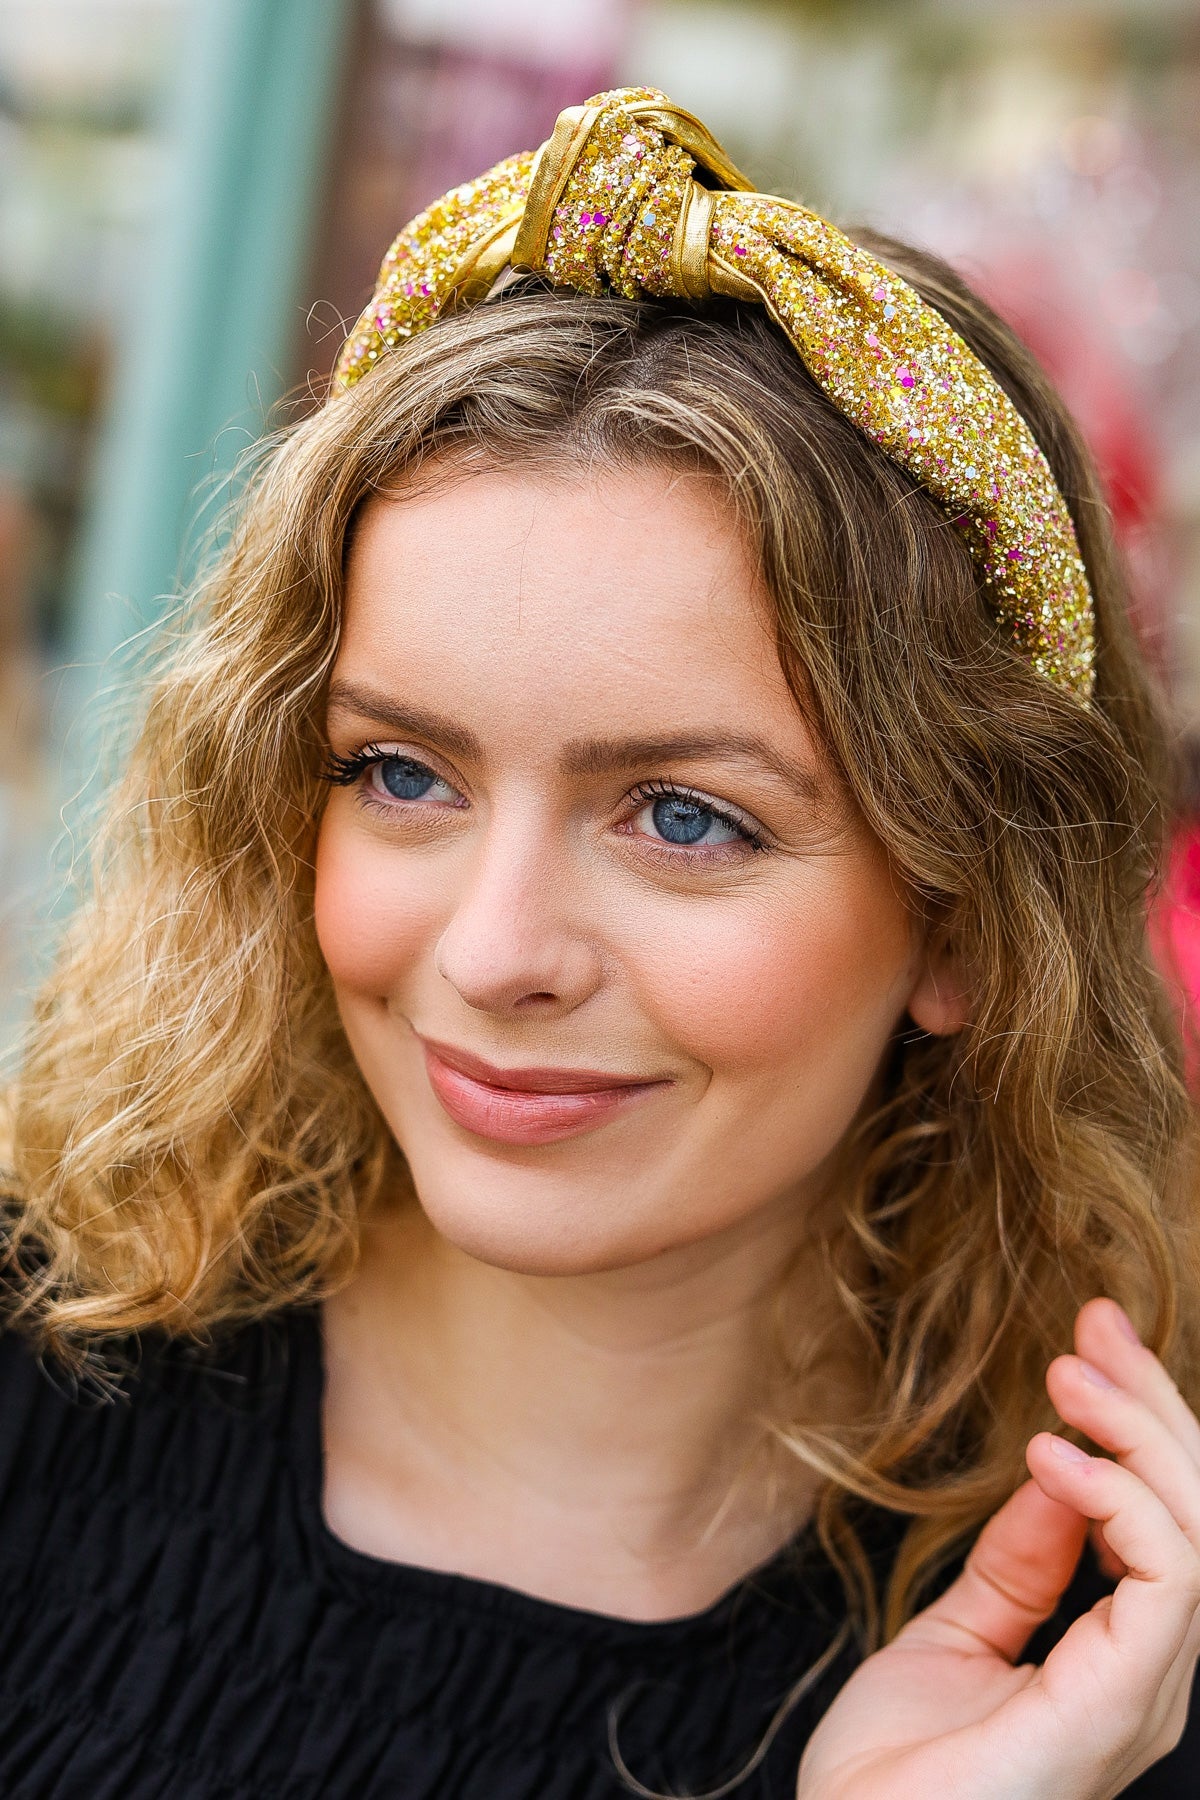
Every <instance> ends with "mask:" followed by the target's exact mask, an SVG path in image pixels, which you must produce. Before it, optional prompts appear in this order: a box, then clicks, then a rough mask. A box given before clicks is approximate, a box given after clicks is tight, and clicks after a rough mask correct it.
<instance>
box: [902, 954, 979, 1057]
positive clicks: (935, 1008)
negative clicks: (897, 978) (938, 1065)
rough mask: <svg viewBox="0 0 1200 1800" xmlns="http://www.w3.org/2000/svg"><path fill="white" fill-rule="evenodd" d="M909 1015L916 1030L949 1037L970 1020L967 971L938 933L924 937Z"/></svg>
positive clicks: (910, 999) (935, 1035)
mask: <svg viewBox="0 0 1200 1800" xmlns="http://www.w3.org/2000/svg"><path fill="white" fill-rule="evenodd" d="M908 1014H909V1017H910V1018H911V1020H912V1022H913V1024H914V1025H915V1026H916V1027H917V1029H918V1030H919V1031H928V1032H929V1033H930V1035H931V1036H932V1037H952V1036H953V1035H954V1033H955V1032H956V1031H961V1030H962V1029H963V1027H964V1025H967V1024H969V1023H970V1019H971V1006H970V1000H969V998H968V995H967V981H966V972H965V970H964V969H963V967H962V963H961V962H960V960H959V958H958V957H957V956H956V955H955V954H954V952H953V950H952V949H951V948H950V946H949V944H947V943H946V942H945V940H944V939H943V938H941V936H940V934H937V935H935V934H934V933H930V936H929V938H928V939H927V940H926V943H925V947H924V950H923V951H922V953H921V965H920V968H919V970H918V972H917V979H916V982H915V984H914V986H913V990H912V993H911V994H910V995H909V997H908Z"/></svg>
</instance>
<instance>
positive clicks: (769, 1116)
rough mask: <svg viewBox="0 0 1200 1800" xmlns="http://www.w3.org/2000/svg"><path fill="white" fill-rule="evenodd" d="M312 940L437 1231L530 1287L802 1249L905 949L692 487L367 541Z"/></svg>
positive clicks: (342, 667) (553, 493)
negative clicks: (607, 1272) (663, 1259)
mask: <svg viewBox="0 0 1200 1800" xmlns="http://www.w3.org/2000/svg"><path fill="white" fill-rule="evenodd" d="M328 729H329V739H330V743H331V746H332V750H333V753H334V756H335V758H338V759H341V760H340V762H339V764H338V765H337V766H338V770H339V775H340V779H341V785H337V786H335V787H334V788H333V791H332V794H331V797H330V803H329V806H328V809H327V811H326V812H325V815H324V818H323V821H322V824H321V831H320V839H319V846H318V856H317V888H316V921H317V931H318V935H319V939H320V944H321V949H322V952H323V954H324V956H325V959H326V962H327V963H328V965H329V969H330V972H331V975H332V978H333V982H334V987H335V990H336V994H337V999H338V1003H339V1006H340V1009H341V1015H342V1018H343V1020H344V1023H345V1029H346V1033H347V1036H348V1038H349V1041H350V1044H351V1047H352V1049H353V1052H354V1055H355V1057H356V1058H357V1060H358V1063H359V1066H360V1067H361V1069H362V1073H363V1075H364V1077H365V1079H366V1081H367V1083H368V1085H369V1087H370V1088H371V1091H372V1092H373V1094H374V1095H375V1098H376V1100H377V1101H378V1104H379V1106H380V1108H381V1109H382V1112H383V1114H384V1117H385V1118H386V1119H387V1121H388V1124H389V1125H390V1127H391V1129H392V1131H393V1132H394V1134H395V1136H396V1139H397V1141H398V1142H399V1144H400V1145H401V1147H402V1149H403V1151H404V1153H405V1156H406V1158H407V1161H408V1164H409V1166H410V1168H411V1171H412V1175H413V1179H414V1182H415V1185H416V1189H417V1192H418V1194H419V1196H420V1199H421V1201H422V1204H423V1206H424V1207H425V1209H426V1211H427V1213H428V1214H429V1216H430V1218H431V1219H432V1221H433V1223H434V1225H435V1226H436V1227H437V1228H438V1229H439V1230H440V1231H441V1232H442V1233H443V1234H444V1235H445V1236H446V1237H447V1238H449V1239H450V1240H451V1241H453V1242H454V1243H456V1244H458V1245H460V1246H461V1247H462V1248H463V1249H465V1250H467V1251H469V1252H470V1253H471V1254H473V1255H475V1256H477V1257H480V1258H482V1259H484V1260H486V1261H489V1262H492V1263H496V1264H499V1265H502V1266H505V1267H509V1268H519V1269H523V1270H527V1271H530V1272H540V1273H556V1272H557V1273H567V1272H583V1271H587V1270H596V1269H606V1268H617V1267H626V1266H629V1265H632V1264H634V1263H638V1262H641V1261H644V1260H645V1259H648V1258H650V1257H652V1256H654V1255H656V1254H657V1253H660V1252H662V1251H665V1250H668V1249H671V1248H677V1247H680V1246H682V1245H685V1244H689V1243H695V1242H696V1241H697V1240H699V1239H702V1238H706V1237H710V1236H715V1235H717V1234H720V1233H723V1232H727V1231H729V1230H731V1229H736V1228H739V1227H747V1226H748V1227H750V1228H753V1227H754V1225H755V1223H756V1221H757V1220H758V1219H759V1218H760V1217H766V1216H767V1215H776V1216H777V1215H778V1214H779V1213H780V1211H781V1210H783V1211H786V1212H787V1214H788V1215H789V1216H793V1215H794V1216H795V1218H796V1219H797V1220H798V1221H799V1220H802V1218H803V1215H804V1212H805V1210H806V1208H807V1207H808V1206H809V1205H811V1204H812V1202H813V1201H814V1200H815V1198H816V1197H817V1196H818V1194H819V1193H820V1192H821V1191H822V1188H823V1186H824V1185H825V1183H826V1180H827V1175H828V1171H829V1169H830V1167H831V1165H832V1162H833V1158H834V1153H835V1151H836V1149H837V1147H838V1145H839V1143H840V1142H841V1140H842V1139H843V1138H844V1136H845V1134H846V1132H847V1130H848V1128H849V1127H850V1125H851V1123H852V1121H853V1120H854V1118H855V1115H856V1114H857V1113H858V1112H859V1110H860V1108H861V1107H862V1106H863V1104H864V1101H865V1100H866V1098H867V1096H868V1093H869V1090H870V1089H871V1086H872V1082H873V1079H874V1077H875V1075H876V1071H877V1070H878V1068H879V1065H880V1060H881V1058H882V1057H883V1055H884V1052H885V1049H886V1047H887V1044H888V1042H889V1039H890V1038H891V1037H892V1035H893V1033H894V1032H895V1031H896V1029H897V1027H898V1025H899V1024H900V1022H901V1020H902V1019H903V1018H904V1015H905V1013H906V1011H911V1012H912V1014H913V1016H914V1017H915V1018H916V1019H917V1020H918V1022H919V1023H921V1024H922V1025H924V1026H925V1027H926V1028H927V1029H932V1030H937V1029H945V1028H947V1025H948V1021H947V1018H946V1016H945V1010H944V1006H943V1003H942V1002H941V1001H940V1000H939V998H938V993H937V987H936V984H935V982H934V981H933V979H932V977H931V974H930V971H929V969H928V968H927V966H926V961H925V956H924V950H923V945H922V937H921V933H920V931H919V930H918V928H917V926H916V923H915V921H914V917H913V914H912V912H911V910H910V908H909V907H908V906H907V905H906V903H905V899H904V896H903V894H902V892H901V891H900V889H899V887H898V884H897V882H896V880H895V878H894V876H893V873H892V871H891V869H890V867H889V863H888V861H887V858H886V857H885V855H884V853H883V851H882V849H881V847H880V845H879V843H878V842H877V841H876V840H875V839H874V838H873V837H872V836H871V835H870V834H869V833H868V832H867V830H866V829H865V827H864V825H863V823H862V821H861V820H860V818H859V817H858V815H857V813H856V812H855V811H854V809H853V808H852V807H851V806H850V805H849V803H848V801H847V797H846V795H845V793H844V791H843V790H842V788H841V786H840V785H839V783H838V782H837V780H836V779H835V778H834V776H833V775H832V773H831V772H830V770H829V769H828V768H827V766H826V765H825V763H824V761H823V759H822V757H821V755H820V753H819V751H818V748H817V744H816V742H815V740H814V737H813V735H812V733H811V732H810V730H809V728H808V727H807V725H806V724H805V721H804V718H803V716H802V715H801V713H800V711H799V709H798V707H797V705H796V702H795V700H794V698H793V696H792V694H791V693H790V691H789V689H788V687H787V684H786V682H785V680H784V677H783V674H782V671H781V669H780V665H779V661H778V657H777V655H776V651H775V647H774V644H773V641H772V634H771V627H770V612H769V602H768V600H767V597H766V595H765V594H764V592H763V590H762V585H761V579H760V577H759V574H758V572H757V570H756V568H755V566H754V564H753V562H752V560H751V559H750V558H749V556H748V553H747V550H746V548H745V546H744V544H743V542H742V539H741V536H740V534H739V532H738V530H737V528H736V525H735V523H734V521H733V517H732V515H731V513H730V511H729V510H728V508H727V506H726V504H725V503H724V501H723V500H722V499H721V498H720V497H719V496H718V494H717V492H716V491H715V489H714V488H713V486H712V485H711V484H709V483H707V482H705V481H702V480H701V479H699V478H695V477H680V476H678V475H673V474H671V473H669V472H668V471H665V470H663V469H660V468H657V467H653V466H647V467H644V468H639V469H637V470H635V471H612V470H608V471H601V472H598V473H591V474H587V475H584V474H574V473H572V474H564V475H562V476H561V477H560V476H547V475H545V474H541V473H534V472H527V471H525V472H523V471H516V472H507V473H492V474H471V475H469V476H461V477H459V478H457V479H454V480H448V481H447V483H446V484H445V485H443V486H440V487H438V488H436V489H435V490H434V491H432V492H427V493H422V494H419V495H417V494H414V495H412V496H408V497H404V498H402V499H399V500H382V499H379V500H374V501H372V502H370V503H369V504H368V506H367V507H366V509H365V511H364V513H363V515H362V518H361V521H360V524H359V527H358V529H357V531H356V534H355V537H354V542H353V549H352V552H351V555H350V559H349V567H348V572H347V582H346V595H345V622H344V630H343V635H342V640H341V645H340V649H339V653H338V658H337V663H336V667H335V670H334V674H333V680H332V684H331V691H330V701H329V718H328Z"/></svg>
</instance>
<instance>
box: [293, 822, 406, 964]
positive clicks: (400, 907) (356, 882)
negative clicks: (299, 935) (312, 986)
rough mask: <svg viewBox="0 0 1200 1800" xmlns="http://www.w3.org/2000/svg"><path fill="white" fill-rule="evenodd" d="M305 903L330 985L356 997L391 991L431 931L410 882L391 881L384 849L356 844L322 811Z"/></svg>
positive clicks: (392, 870)
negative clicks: (309, 901)
mask: <svg viewBox="0 0 1200 1800" xmlns="http://www.w3.org/2000/svg"><path fill="white" fill-rule="evenodd" d="M331 811H332V809H331ZM313 906H314V919H315V924H316V931H317V943H318V944H319V945H320V949H321V954H322V956H323V957H324V959H325V962H326V965H327V967H328V969H329V973H330V974H331V975H332V977H333V981H334V985H335V987H338V988H345V989H347V990H350V991H353V992H355V993H359V994H370V995H373V996H383V995H387V994H391V993H393V992H394V991H395V989H396V988H397V986H398V985H399V984H400V983H401V981H402V980H403V979H404V976H405V974H406V972H407V971H408V970H409V969H411V968H412V966H413V964H414V962H415V961H416V959H417V958H418V957H419V955H420V953H421V949H422V947H423V946H424V945H425V943H426V942H427V941H428V939H429V934H430V932H431V931H432V930H433V929H434V925H433V917H432V914H433V909H432V907H431V906H430V904H429V901H428V897H427V896H425V895H423V894H422V892H421V888H420V884H419V883H418V882H409V881H405V882H402V881H400V880H398V879H397V871H396V859H395V856H394V854H393V853H390V852H389V849H388V847H387V846H386V845H377V844H372V843H370V842H369V841H365V842H364V841H363V840H362V839H361V838H359V837H358V835H357V834H356V833H354V832H352V831H347V830H345V829H343V828H342V826H341V823H340V821H339V820H337V819H336V818H334V817H331V816H330V814H327V815H326V818H325V820H324V821H323V822H322V826H321V832H320V836H319V838H318V841H317V860H316V890H315V893H314V897H313Z"/></svg>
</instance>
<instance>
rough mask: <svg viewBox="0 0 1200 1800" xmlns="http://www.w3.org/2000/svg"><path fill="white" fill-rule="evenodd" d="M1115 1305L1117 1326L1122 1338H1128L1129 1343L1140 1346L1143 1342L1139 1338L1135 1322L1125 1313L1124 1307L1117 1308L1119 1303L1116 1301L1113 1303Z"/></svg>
mask: <svg viewBox="0 0 1200 1800" xmlns="http://www.w3.org/2000/svg"><path fill="white" fill-rule="evenodd" d="M1113 1305H1114V1307H1116V1312H1117V1326H1118V1329H1119V1330H1120V1333H1121V1336H1122V1337H1125V1338H1128V1339H1129V1342H1130V1343H1131V1344H1140V1343H1141V1341H1142V1340H1141V1338H1140V1337H1139V1336H1138V1334H1137V1331H1136V1329H1135V1327H1134V1323H1133V1320H1132V1319H1131V1318H1130V1317H1129V1314H1128V1313H1127V1312H1126V1311H1125V1308H1124V1307H1123V1306H1117V1303H1116V1301H1115V1300H1114V1301H1113Z"/></svg>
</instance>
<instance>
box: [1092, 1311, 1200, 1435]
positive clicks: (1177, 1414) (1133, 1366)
mask: <svg viewBox="0 0 1200 1800" xmlns="http://www.w3.org/2000/svg"><path fill="white" fill-rule="evenodd" d="M1075 1349H1076V1350H1077V1352H1078V1353H1079V1355H1080V1356H1082V1357H1083V1358H1084V1359H1085V1360H1086V1361H1087V1362H1090V1363H1091V1364H1093V1366H1094V1367H1095V1368H1097V1369H1101V1370H1103V1372H1104V1373H1105V1374H1106V1375H1107V1376H1108V1377H1109V1379H1110V1380H1112V1381H1115V1382H1116V1383H1117V1385H1118V1386H1119V1387H1122V1388H1124V1389H1125V1391H1126V1393H1129V1394H1133V1395H1135V1396H1136V1398H1137V1399H1139V1400H1141V1401H1143V1402H1144V1403H1145V1404H1146V1405H1147V1406H1148V1407H1150V1409H1151V1410H1152V1411H1153V1412H1155V1413H1157V1414H1158V1416H1159V1418H1160V1419H1161V1420H1162V1422H1163V1424H1164V1425H1165V1426H1166V1427H1167V1429H1168V1430H1169V1431H1170V1432H1171V1434H1172V1435H1173V1436H1174V1437H1175V1438H1176V1439H1177V1440H1178V1442H1179V1443H1180V1444H1182V1446H1183V1448H1184V1449H1185V1450H1186V1451H1187V1453H1188V1455H1189V1456H1190V1457H1191V1459H1192V1461H1193V1462H1194V1463H1196V1465H1197V1467H1200V1420H1198V1419H1197V1418H1196V1415H1195V1413H1194V1412H1193V1411H1192V1409H1191V1407H1190V1406H1189V1405H1188V1403H1187V1401H1186V1400H1185V1399H1184V1397H1183V1395H1182V1394H1181V1393H1180V1392H1179V1389H1178V1388H1177V1387H1176V1385H1175V1383H1174V1382H1173V1381H1172V1379H1171V1377H1170V1375H1169V1374H1168V1373H1167V1371H1166V1369H1164V1368H1163V1365H1162V1363H1161V1362H1160V1361H1159V1360H1158V1358H1157V1356H1155V1354H1154V1352H1153V1351H1152V1350H1148V1349H1147V1348H1146V1346H1145V1344H1143V1343H1141V1342H1140V1340H1139V1339H1138V1335H1137V1333H1136V1332H1135V1331H1134V1329H1133V1326H1132V1325H1131V1324H1130V1322H1129V1319H1128V1317H1127V1316H1126V1314H1125V1313H1124V1312H1123V1311H1122V1309H1121V1308H1120V1307H1119V1306H1118V1305H1117V1303H1116V1301H1115V1300H1089V1301H1088V1303H1087V1305H1086V1306H1084V1307H1082V1308H1081V1309H1080V1312H1079V1316H1078V1318H1077V1319H1076V1321H1075Z"/></svg>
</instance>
